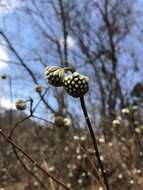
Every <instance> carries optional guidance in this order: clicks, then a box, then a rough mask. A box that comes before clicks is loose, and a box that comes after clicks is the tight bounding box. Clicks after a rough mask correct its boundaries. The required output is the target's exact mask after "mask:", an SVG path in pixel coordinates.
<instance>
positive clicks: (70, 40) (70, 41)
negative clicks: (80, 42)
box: [60, 36, 76, 49]
mask: <svg viewBox="0 0 143 190" xmlns="http://www.w3.org/2000/svg"><path fill="white" fill-rule="evenodd" d="M60 44H61V46H62V47H63V46H64V39H63V38H61V39H60ZM67 45H68V48H69V49H71V48H74V47H75V45H76V42H75V40H74V39H73V38H72V37H71V36H68V37H67Z"/></svg>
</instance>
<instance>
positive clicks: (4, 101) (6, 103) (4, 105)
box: [0, 98, 16, 109]
mask: <svg viewBox="0 0 143 190" xmlns="http://www.w3.org/2000/svg"><path fill="white" fill-rule="evenodd" d="M0 107H1V108H4V109H16V108H15V105H14V104H11V102H10V100H7V99H5V98H1V99H0Z"/></svg>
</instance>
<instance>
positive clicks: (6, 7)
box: [0, 0, 24, 14]
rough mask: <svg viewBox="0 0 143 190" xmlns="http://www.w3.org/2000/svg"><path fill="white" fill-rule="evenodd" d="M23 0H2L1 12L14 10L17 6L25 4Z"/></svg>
mask: <svg viewBox="0 0 143 190" xmlns="http://www.w3.org/2000/svg"><path fill="white" fill-rule="evenodd" d="M23 4H24V2H22V1H21V0H0V13H2V14H6V13H9V12H13V11H14V10H15V9H16V8H19V7H21V6H23Z"/></svg>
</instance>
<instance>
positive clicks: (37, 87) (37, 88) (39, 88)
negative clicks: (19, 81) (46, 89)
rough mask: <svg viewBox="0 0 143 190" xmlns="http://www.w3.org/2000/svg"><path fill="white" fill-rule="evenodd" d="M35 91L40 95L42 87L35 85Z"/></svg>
mask: <svg viewBox="0 0 143 190" xmlns="http://www.w3.org/2000/svg"><path fill="white" fill-rule="evenodd" d="M35 91H36V92H38V93H41V92H42V86H41V85H39V84H37V85H36V86H35Z"/></svg>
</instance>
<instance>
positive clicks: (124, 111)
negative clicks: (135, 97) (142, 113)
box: [121, 108, 130, 115]
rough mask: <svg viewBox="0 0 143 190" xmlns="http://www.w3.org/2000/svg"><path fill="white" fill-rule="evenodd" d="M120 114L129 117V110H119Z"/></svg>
mask: <svg viewBox="0 0 143 190" xmlns="http://www.w3.org/2000/svg"><path fill="white" fill-rule="evenodd" d="M121 113H122V114H123V115H129V114H130V110H129V109H128V108H123V109H122V110H121Z"/></svg>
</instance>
